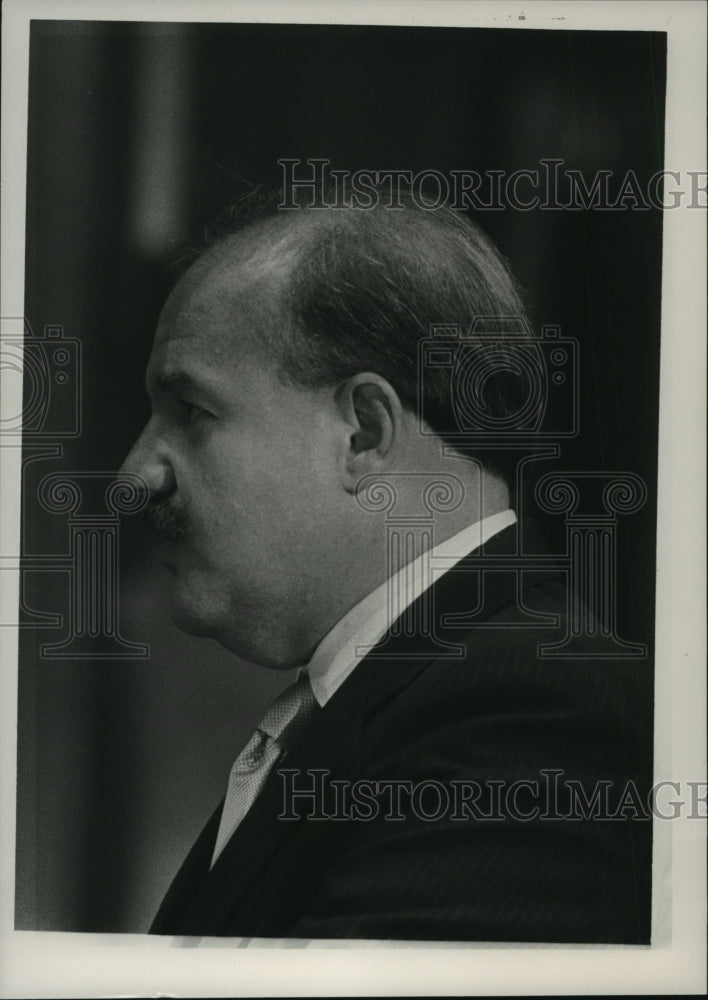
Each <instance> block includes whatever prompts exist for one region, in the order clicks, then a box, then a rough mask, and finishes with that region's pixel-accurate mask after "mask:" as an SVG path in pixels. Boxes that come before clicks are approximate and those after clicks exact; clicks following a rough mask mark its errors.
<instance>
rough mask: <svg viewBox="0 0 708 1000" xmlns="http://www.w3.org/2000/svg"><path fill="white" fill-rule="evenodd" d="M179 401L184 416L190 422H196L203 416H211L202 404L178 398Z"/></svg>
mask: <svg viewBox="0 0 708 1000" xmlns="http://www.w3.org/2000/svg"><path fill="white" fill-rule="evenodd" d="M177 402H178V404H179V407H180V410H181V411H182V416H183V417H184V419H185V422H186V423H188V424H193V423H196V421H197V420H199V419H201V418H202V417H208V416H209V414H208V413H207V411H206V410H203V409H202V407H201V406H196V405H195V404H194V403H190V402H189V401H188V400H186V399H178V400H177Z"/></svg>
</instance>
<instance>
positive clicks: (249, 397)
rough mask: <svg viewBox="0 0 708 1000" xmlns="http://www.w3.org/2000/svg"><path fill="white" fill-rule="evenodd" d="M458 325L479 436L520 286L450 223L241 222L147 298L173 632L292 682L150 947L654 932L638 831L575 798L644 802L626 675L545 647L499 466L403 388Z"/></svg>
mask: <svg viewBox="0 0 708 1000" xmlns="http://www.w3.org/2000/svg"><path fill="white" fill-rule="evenodd" d="M480 317H482V318H484V320H485V323H486V326H485V330H486V331H487V332H486V334H485V338H486V339H488V338H489V337H490V336H492V337H495V338H496V339H497V346H498V351H497V356H498V355H499V352H501V356H502V359H503V363H502V364H498V363H497V365H496V368H495V370H494V371H493V372H488V371H485V370H484V356H483V354H482V356H481V360H480V361H479V364H480V365H481V366H482V374H481V376H480V378H479V380H478V384H479V385H481V386H482V394H483V398H482V404H483V406H484V408H485V411H486V413H487V415H488V416H489V417H490V419H491V420H492V421H494V420H496V421H497V422H499V423H500V424H502V425H503V423H504V420H505V419H506V418H507V417H509V415H511V414H513V413H514V412H515V411H516V409H517V408H518V406H519V400H520V399H523V395H524V391H525V386H524V382H523V378H524V375H523V371H522V369H521V368H520V366H519V364H518V359H517V358H516V357H515V351H516V350H518V340H519V333H518V331H519V329H520V328H521V329H527V324H526V323H525V316H524V309H523V305H522V302H521V298H520V295H519V292H518V290H517V288H516V286H515V283H514V280H513V278H512V276H511V274H510V272H509V270H508V268H507V267H506V265H505V263H504V261H503V260H502V258H501V257H500V255H499V254H498V253H497V251H496V250H495V248H494V247H493V245H492V244H491V243H490V241H489V240H488V239H487V238H486V237H485V236H484V234H483V233H482V232H481V230H480V229H479V228H478V227H477V226H476V225H475V224H474V223H472V222H471V221H470V220H468V219H467V218H466V217H464V216H463V215H462V214H460V213H459V212H454V211H452V210H450V209H442V210H436V211H430V212H428V211H424V210H422V209H420V208H417V207H415V206H414V205H413V204H412V203H411V202H410V201H406V200H404V207H403V208H402V209H398V210H387V209H386V208H384V207H380V206H377V207H376V208H374V209H372V210H371V211H356V210H341V209H335V208H332V209H327V210H324V211H323V210H312V209H309V210H308V209H302V210H298V211H294V212H280V213H278V212H274V213H271V214H264V216H263V217H262V218H261V219H259V220H257V221H253V222H251V223H249V224H248V225H245V226H244V227H242V228H240V229H235V230H234V231H232V232H225V233H223V234H222V235H221V236H220V237H219V238H218V239H216V240H215V241H213V242H212V244H211V245H210V246H209V247H208V248H207V249H206V250H205V251H204V252H203V253H202V254H201V255H200V256H199V258H198V259H197V260H196V262H195V263H193V264H192V266H191V267H190V268H189V270H188V271H187V272H186V273H185V275H184V276H183V277H182V278H181V280H180V281H179V282H178V284H177V286H176V287H175V289H174V291H173V293H172V294H171V296H170V298H169V299H168V301H167V304H166V305H165V307H164V310H163V312H162V315H161V318H160V322H159V325H158V329H157V333H156V337H155V343H154V347H153V352H152V356H151V359H150V363H149V367H148V372H147V386H148V391H149V394H150V397H151V401H152V407H153V409H152V416H151V419H150V421H149V423H148V425H147V426H146V428H145V430H144V432H143V434H142V435H141V437H140V439H139V440H138V441H137V442H136V444H135V446H134V448H133V450H132V451H131V453H130V455H129V457H128V458H127V460H126V463H125V469H126V470H127V471H130V472H133V473H137V474H139V475H140V476H142V477H143V479H144V480H145V481H146V482H147V484H148V487H149V490H150V496H151V500H150V506H149V508H148V521H149V522H150V524H151V525H152V527H153V528H154V529H155V530H157V531H158V532H159V533H160V534H161V535H162V536H163V539H164V546H163V562H164V564H165V566H166V568H167V570H168V571H169V574H170V576H171V581H170V587H171V599H172V608H173V616H174V620H175V622H176V624H177V625H178V626H179V627H180V628H182V629H183V630H185V631H187V632H190V633H193V634H197V635H203V636H208V637H211V638H214V639H216V640H217V641H219V642H220V643H222V644H223V645H224V646H225V647H227V648H228V649H230V650H232V651H233V652H234V653H235V654H237V655H238V656H240V657H242V658H244V659H247V660H250V661H253V662H255V663H258V664H262V665H263V666H264V667H266V668H272V669H278V670H280V669H289V668H293V667H300V668H301V670H300V672H299V675H298V679H297V681H296V682H295V683H294V684H293V685H292V686H291V687H290V688H288V689H287V691H286V692H285V694H284V696H283V697H282V698H280V699H278V700H277V701H276V703H275V705H274V707H273V709H272V710H271V711H270V712H269V713H268V714H267V715H266V717H265V719H264V720H263V721H262V723H261V725H260V726H259V727H258V729H257V731H256V733H254V736H253V738H252V739H251V741H249V743H248V745H247V746H246V747H245V748H243V749H242V751H241V753H239V754H238V757H237V758H236V762H235V764H234V769H233V770H232V773H231V776H230V777H229V776H227V775H225V776H224V790H225V793H226V796H225V803H224V804H220V805H219V806H218V807H217V809H216V811H215V812H214V814H213V816H212V817H211V819H210V820H209V822H208V823H207V825H206V827H205V829H204V831H203V832H202V834H201V835H200V837H199V838H198V839H197V841H196V843H195V845H194V848H193V849H192V851H191V852H190V854H189V856H188V858H187V859H186V861H185V863H184V865H183V867H182V869H181V870H180V872H179V873H178V874H177V876H176V878H175V881H174V882H173V884H172V887H171V888H170V890H169V892H168V894H167V896H166V898H165V900H164V901H163V904H162V906H161V907H160V910H159V912H158V914H157V917H156V919H155V922H154V924H153V927H152V930H153V931H154V932H155V933H167V934H198V935H233V936H272V937H286V936H287V937H301V938H318V937H327V938H364V939H365V938H394V939H418V940H505V941H577V942H625V943H629V942H632V943H641V942H647V941H648V940H649V904H648V894H649V863H650V862H649V859H650V838H651V834H650V824H649V823H648V822H647V821H646V819H645V818H644V817H641V816H639V817H637V816H634V817H632V816H631V815H629V816H628V815H627V814H626V813H619V814H618V812H617V810H614V811H613V810H612V809H610V807H609V806H608V808H607V809H606V810H605V812H602V811H600V813H599V814H598V813H597V810H595V809H594V804H596V803H597V801H598V794H599V793H602V794H604V793H605V792H608V794H609V795H610V797H611V798H612V802H614V803H615V805H616V800H617V798H619V797H620V796H621V794H622V793H623V790H625V789H626V788H627V786H628V784H629V785H630V786H631V787H632V788H636V789H637V794H639V792H640V791H641V790H643V789H644V788H645V787H647V786H648V783H649V782H650V777H651V774H650V771H651V739H650V733H648V732H647V727H648V726H649V724H650V723H649V709H648V707H647V702H648V698H649V694H650V692H648V691H647V690H646V687H647V681H646V680H645V679H644V676H643V669H642V664H633V663H631V662H629V661H627V662H622V661H620V660H608V659H607V658H605V659H593V658H592V656H588V657H587V658H585V659H575V660H571V659H568V660H565V659H563V658H558V657H557V658H552V659H548V658H544V657H543V656H542V655H541V654H540V653H539V645H540V644H541V643H542V642H543V643H547V644H548V643H552V642H553V641H554V638H555V639H557V638H559V637H560V636H561V635H562V634H563V628H564V626H563V620H564V616H565V614H566V609H567V604H568V599H567V592H566V591H567V582H566V580H565V578H564V575H563V574H562V573H560V572H559V571H558V570H557V569H555V568H553V566H552V563H551V562H550V560H547V561H546V562H545V564H544V565H542V566H541V565H540V564H539V565H538V566H537V565H534V567H533V568H531V569H529V570H528V571H526V570H520V571H518V572H503V571H502V570H503V566H504V560H505V559H506V560H508V559H511V558H513V557H514V556H517V555H518V553H519V551H520V550H519V544H518V539H519V533H520V532H521V531H523V532H524V533H525V538H527V539H530V540H531V544H530V548H531V550H533V551H538V550H539V547H540V544H541V543H540V542H538V541H536V540H535V539H534V538H533V531H534V529H533V526H532V525H524V526H523V527H521V526H520V525H519V523H518V519H517V513H516V511H515V510H514V509H513V506H512V504H513V500H512V493H513V483H514V478H513V477H514V470H513V467H512V466H511V465H510V462H509V458H508V453H507V452H505V450H504V449H503V447H500V448H499V449H497V450H495V449H494V448H491V447H485V448H483V449H481V451H479V452H478V453H474V451H472V452H470V449H465V448H463V447H458V445H459V442H458V441H457V439H456V437H455V431H456V429H457V426H458V424H457V419H458V418H457V403H458V400H456V399H455V398H454V392H455V381H454V379H453V378H451V372H450V367H449V365H446V364H444V363H441V364H439V365H438V366H433V367H430V368H429V369H426V370H425V372H421V370H420V365H419V359H420V352H419V345H420V344H421V342H422V341H423V340H424V339H425V338H427V337H429V335H430V331H431V329H432V328H433V327H434V326H436V325H438V326H439V325H441V324H446V325H449V326H450V328H453V327H461V328H462V329H463V330H465V331H467V330H469V329H470V328H471V327H473V324H474V322H475V321H476V320H478V319H479V318H480ZM511 321H513V322H514V325H512V326H511V327H510V326H509V324H510V322H511ZM519 323H521V327H519ZM510 329H511V330H513V336H510V335H509V330H510ZM471 336H472V338H473V335H471ZM525 336H527V337H528V338H529V339H530V340H532V339H533V338H532V335H531V334H530V333H529V332H527V333H526V334H525ZM506 345H508V347H507V346H506ZM446 349H447V350H448V353H449V349H450V343H448V341H446V340H445V338H444V337H442V338H441V339H440V350H441V351H442V352H443V354H444V352H445V350H446ZM505 352H506V353H505ZM387 513H388V515H389V516H387ZM482 556H484V557H485V558H487V557H489V558H490V559H491V560H492V563H493V562H494V560H496V561H497V562H496V563H495V564H494V565H495V566H496V567H497V569H496V570H494V569H492V570H490V571H489V572H488V573H486V572H482V571H481V570H480V558H481V557H482ZM433 565H434V566H435V567H436V571H435V572H434V573H433V570H432V569H431V567H432V566H433ZM490 565H491V564H490ZM238 749H239V748H238V747H236V748H235V754H236V752H237V751H238ZM227 779H228V784H227ZM544 788H545V790H546V791H547V792H548V789H552V794H547V795H546V796H545V798H543V796H542V795H541V790H542V789H544ZM541 799H543V801H542V802H540V800H541ZM539 802H540V805H539ZM634 820H636V821H634Z"/></svg>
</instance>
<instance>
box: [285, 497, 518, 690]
mask: <svg viewBox="0 0 708 1000" xmlns="http://www.w3.org/2000/svg"><path fill="white" fill-rule="evenodd" d="M515 523H516V514H515V513H514V511H513V510H504V511H500V512H499V513H497V514H492V515H491V516H490V517H485V518H482V520H481V521H476V522H475V523H474V524H471V525H469V526H468V527H467V528H463V530H462V531H460V532H458V533H457V534H456V535H453V536H452V537H451V538H447V539H445V541H444V542H440V543H439V544H438V545H436V546H435V547H434V548H433V549H432V550H431V551H429V552H425V553H423V554H422V555H421V556H419V557H418V558H417V559H415V560H414V561H413V562H411V563H408V565H406V566H404V567H403V568H402V569H401V570H399V571H398V572H397V573H396V574H395V575H394V576H393V577H391V579H390V580H386V581H385V582H384V583H382V584H381V586H380V587H377V588H376V590H374V591H372V593H370V594H368V595H367V596H366V597H365V598H364V599H363V600H361V601H359V603H358V604H356V605H355V606H354V607H353V608H351V609H350V610H349V611H348V612H347V613H346V615H344V617H343V618H340V620H339V621H338V622H337V624H336V625H335V626H334V627H333V628H332V629H331V630H330V631H329V632H328V633H327V635H326V636H325V637H324V639H322V641H321V642H320V644H319V646H318V647H317V649H316V650H315V652H314V653H313V655H312V659H311V660H310V662H309V664H308V665H307V667H305V668H304V669H305V670H306V671H307V673H308V675H309V678H310V683H311V685H312V690H313V692H314V695H315V698H316V699H317V702H318V703H319V705H320V706H323V705H325V704H326V703H327V702H328V701H329V699H330V698H331V697H332V695H333V694H334V692H335V691H336V690H337V688H339V687H340V685H341V684H343V683H344V681H345V680H346V679H347V677H348V676H349V675H350V674H351V672H352V671H353V670H354V668H355V667H356V666H357V665H358V664H359V663H360V662H361V661H362V660H363V658H364V656H365V655H366V651H367V650H368V649H370V648H371V647H372V646H375V645H376V643H377V642H378V641H379V640H380V639H381V638H382V637H383V636H384V635H385V634H386V632H387V631H388V629H389V628H390V626H391V625H392V624H393V622H394V621H395V620H396V619H397V618H398V617H399V616H400V615H401V614H402V613H403V612H404V611H405V610H406V608H407V607H408V606H409V605H411V604H412V603H413V601H415V600H416V599H417V598H418V597H420V595H421V594H422V593H423V591H424V590H425V589H426V588H427V587H429V586H430V584H431V583H433V582H435V580H437V579H439V578H440V577H441V576H442V575H443V574H444V573H446V572H447V571H448V570H450V569H452V567H453V566H454V565H455V564H456V563H458V562H459V561H460V560H461V559H464V557H465V556H466V555H469V553H470V552H473V551H474V550H475V549H477V548H479V546H480V545H483V544H484V543H485V542H486V541H488V540H489V539H490V538H491V537H492V536H493V535H496V534H498V533H499V532H500V531H503V530H504V528H508V527H509V526H510V525H512V524H515ZM389 588H391V589H390V590H389ZM389 593H393V594H395V595H396V600H395V601H390V600H389Z"/></svg>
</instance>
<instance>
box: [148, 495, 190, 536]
mask: <svg viewBox="0 0 708 1000" xmlns="http://www.w3.org/2000/svg"><path fill="white" fill-rule="evenodd" d="M142 523H143V525H144V526H145V527H146V528H148V529H149V530H150V531H153V532H155V534H157V535H160V536H161V537H162V538H167V539H169V540H170V541H172V542H178V541H179V540H180V538H184V536H185V535H186V533H187V517H186V515H185V512H184V510H183V509H182V508H181V507H179V506H178V505H177V504H176V503H175V502H174V500H172V499H171V498H170V497H166V498H163V499H162V500H151V501H150V503H149V504H148V505H147V507H146V508H145V509H144V510H143V513H142Z"/></svg>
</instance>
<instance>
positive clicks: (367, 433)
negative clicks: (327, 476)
mask: <svg viewBox="0 0 708 1000" xmlns="http://www.w3.org/2000/svg"><path fill="white" fill-rule="evenodd" d="M337 406H338V407H339V410H340V413H341V415H342V417H343V418H344V420H345V422H346V424H347V426H348V431H349V437H348V441H347V443H346V454H345V459H344V474H345V478H346V486H347V489H348V490H349V491H351V492H353V491H354V489H355V488H356V485H357V483H358V482H359V480H360V479H361V477H362V476H364V475H366V473H367V472H376V471H381V470H383V469H387V468H389V467H390V465H391V463H392V460H393V458H394V456H395V455H396V454H397V452H398V450H400V447H401V445H402V443H403V438H404V436H405V414H404V409H403V406H402V404H401V401H400V399H399V398H398V393H397V392H396V390H395V389H394V388H393V386H392V385H391V383H390V382H388V381H387V380H386V379H385V378H382V377H381V376H380V375H375V374H374V373H373V372H361V373H359V374H357V375H353V376H352V377H351V378H350V379H347V381H346V382H343V383H342V385H340V386H339V388H338V390H337Z"/></svg>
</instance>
